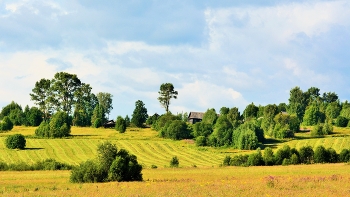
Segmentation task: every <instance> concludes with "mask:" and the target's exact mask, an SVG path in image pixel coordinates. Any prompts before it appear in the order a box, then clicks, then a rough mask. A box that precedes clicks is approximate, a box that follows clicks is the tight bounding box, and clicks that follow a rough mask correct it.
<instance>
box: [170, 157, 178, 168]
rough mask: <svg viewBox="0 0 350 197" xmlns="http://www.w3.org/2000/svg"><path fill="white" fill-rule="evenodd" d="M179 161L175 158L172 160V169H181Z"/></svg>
mask: <svg viewBox="0 0 350 197" xmlns="http://www.w3.org/2000/svg"><path fill="white" fill-rule="evenodd" d="M179 163H180V162H179V159H178V158H177V157H176V156H175V157H173V158H172V159H171V160H170V167H172V168H177V167H179Z"/></svg>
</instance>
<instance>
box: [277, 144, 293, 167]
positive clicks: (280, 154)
mask: <svg viewBox="0 0 350 197" xmlns="http://www.w3.org/2000/svg"><path fill="white" fill-rule="evenodd" d="M291 155H292V154H291V149H290V147H289V146H288V145H284V146H283V147H282V148H280V149H278V150H277V152H276V154H275V159H276V160H275V162H276V163H275V164H276V165H281V164H282V162H283V160H284V159H289V158H290V157H291Z"/></svg>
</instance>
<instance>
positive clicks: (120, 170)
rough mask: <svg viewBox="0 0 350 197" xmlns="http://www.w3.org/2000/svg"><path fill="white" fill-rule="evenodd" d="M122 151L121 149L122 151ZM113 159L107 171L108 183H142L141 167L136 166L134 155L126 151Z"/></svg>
mask: <svg viewBox="0 0 350 197" xmlns="http://www.w3.org/2000/svg"><path fill="white" fill-rule="evenodd" d="M122 150H123V149H122ZM122 150H120V151H119V153H118V154H119V155H118V156H117V157H116V158H115V160H114V161H113V163H112V165H111V166H110V168H109V171H108V180H109V181H118V182H120V181H142V173H141V171H142V166H141V165H140V164H138V162H137V158H136V156H135V155H132V154H128V153H127V152H126V151H125V152H126V153H125V152H123V154H120V152H121V151H122Z"/></svg>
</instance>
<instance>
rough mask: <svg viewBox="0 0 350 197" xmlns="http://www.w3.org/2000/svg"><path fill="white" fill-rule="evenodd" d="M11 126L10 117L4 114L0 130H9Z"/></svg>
mask: <svg viewBox="0 0 350 197" xmlns="http://www.w3.org/2000/svg"><path fill="white" fill-rule="evenodd" d="M12 128H13V123H12V122H11V120H10V118H9V117H7V116H5V117H4V118H3V119H2V120H1V122H0V131H11V130H12Z"/></svg>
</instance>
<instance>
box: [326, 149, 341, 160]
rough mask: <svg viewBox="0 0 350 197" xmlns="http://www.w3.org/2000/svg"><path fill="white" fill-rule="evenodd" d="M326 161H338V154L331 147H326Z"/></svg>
mask: <svg viewBox="0 0 350 197" xmlns="http://www.w3.org/2000/svg"><path fill="white" fill-rule="evenodd" d="M327 152H328V162H329V163H337V162H338V161H339V155H338V154H337V152H335V150H334V149H333V148H328V149H327Z"/></svg>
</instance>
